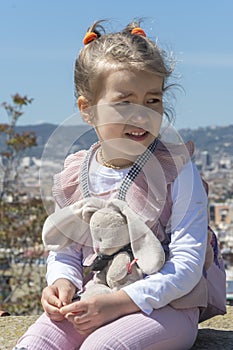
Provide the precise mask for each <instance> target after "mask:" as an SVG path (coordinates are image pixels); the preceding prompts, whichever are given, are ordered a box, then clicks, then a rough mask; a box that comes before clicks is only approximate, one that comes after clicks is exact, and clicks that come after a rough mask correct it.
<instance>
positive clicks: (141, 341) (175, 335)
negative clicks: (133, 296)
mask: <svg viewBox="0 0 233 350" xmlns="http://www.w3.org/2000/svg"><path fill="white" fill-rule="evenodd" d="M198 318H199V310H198V309H197V308H195V309H185V310H175V309H173V308H172V307H171V306H166V307H164V308H161V309H158V310H154V311H153V312H152V314H151V315H149V316H147V315H145V314H143V313H136V314H132V315H128V316H125V317H122V318H120V319H118V320H116V321H114V322H112V323H110V324H108V325H105V326H103V327H101V328H99V329H98V330H96V331H95V332H93V333H92V334H91V335H89V336H88V338H87V339H86V340H85V341H84V342H83V344H82V345H81V347H80V350H90V349H91V350H171V349H172V350H188V349H190V348H191V346H192V345H193V343H194V341H195V339H196V336H197V330H198Z"/></svg>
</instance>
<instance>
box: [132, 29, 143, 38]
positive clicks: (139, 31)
mask: <svg viewBox="0 0 233 350" xmlns="http://www.w3.org/2000/svg"><path fill="white" fill-rule="evenodd" d="M131 34H133V35H135V34H136V35H141V36H144V37H146V33H145V32H144V30H143V29H142V28H140V27H136V28H133V29H132V30H131Z"/></svg>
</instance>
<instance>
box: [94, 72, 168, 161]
mask: <svg viewBox="0 0 233 350" xmlns="http://www.w3.org/2000/svg"><path fill="white" fill-rule="evenodd" d="M162 95H163V78H162V77H159V76H157V75H155V74H151V73H147V72H142V71H131V70H128V69H122V70H119V71H111V72H110V73H109V74H108V75H106V76H105V78H104V79H102V80H101V82H100V83H99V85H98V93H97V97H96V101H95V106H93V107H91V112H92V115H93V119H92V120H91V122H92V124H93V125H94V127H95V130H96V133H97V135H98V137H99V140H100V142H101V144H102V149H103V152H104V153H105V155H107V156H108V159H109V160H110V159H118V163H119V162H120V158H122V159H124V160H125V159H128V160H130V161H134V160H135V158H136V157H137V156H138V155H139V154H141V153H143V152H144V151H145V149H146V148H147V147H148V146H149V145H150V144H151V143H152V142H153V140H154V139H155V137H156V136H158V134H159V130H160V127H161V123H162V114H163V103H162Z"/></svg>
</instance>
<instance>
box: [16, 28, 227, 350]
mask: <svg viewBox="0 0 233 350" xmlns="http://www.w3.org/2000/svg"><path fill="white" fill-rule="evenodd" d="M101 33H102V34H101ZM172 71H173V67H172V65H169V60H167V58H166V55H165V53H164V52H163V51H162V50H161V49H160V48H159V47H158V46H157V44H156V43H155V42H153V41H152V40H150V39H149V38H147V36H146V33H145V32H144V31H143V29H141V28H140V23H135V22H133V23H131V24H130V25H128V26H127V27H126V28H125V29H124V30H123V31H121V32H116V33H110V34H106V33H105V31H104V29H103V27H102V26H100V23H99V22H96V23H94V24H93V25H92V26H91V27H90V28H89V30H88V32H87V34H86V36H85V38H84V47H83V49H82V50H81V52H80V54H79V56H78V58H77V60H76V64H75V87H76V93H77V98H78V107H79V109H80V112H81V115H82V117H83V119H84V120H85V121H86V122H87V123H89V124H92V125H93V127H94V128H95V131H96V134H97V136H98V139H99V142H98V143H96V144H94V145H93V146H92V147H91V148H90V149H89V150H88V151H80V152H77V153H75V154H73V155H70V156H69V157H68V158H67V159H66V161H65V167H64V170H63V171H62V172H61V173H59V174H57V175H56V176H55V178H54V186H53V195H54V198H55V200H56V203H57V208H56V212H55V215H58V216H59V215H61V214H60V213H62V210H63V209H61V208H64V207H66V206H70V205H72V204H73V203H77V202H78V203H82V202H81V201H82V200H83V199H85V198H86V201H87V202H88V200H92V199H93V197H95V198H99V199H104V200H106V201H111V200H112V199H114V198H115V199H116V198H117V199H119V200H121V201H124V202H125V203H127V205H128V206H129V208H130V209H131V210H133V211H134V212H135V214H137V215H139V216H140V218H141V220H142V221H143V222H144V223H146V224H147V225H148V227H150V229H151V230H152V231H153V233H154V235H155V236H156V237H157V238H158V239H159V240H160V242H161V244H162V246H163V249H164V251H165V255H166V261H165V263H164V265H163V266H162V268H161V269H160V270H159V271H158V272H157V273H153V274H150V275H144V278H143V279H141V280H138V281H136V282H134V283H132V284H130V285H128V286H125V287H123V288H121V289H120V290H117V291H113V292H112V293H110V294H99V295H95V296H91V297H88V298H86V299H83V300H82V299H81V300H78V301H75V300H73V298H74V295H75V293H76V292H77V291H78V290H82V287H83V261H84V260H85V261H87V260H88V259H89V258H90V253H91V254H94V252H96V251H97V252H98V249H97V248H96V247H90V246H89V244H88V243H87V239H86V243H85V239H84V240H83V242H73V243H72V240H71V239H70V240H69V243H70V244H69V245H67V244H66V245H65V246H63V247H62V244H61V245H60V246H59V244H60V241H59V239H58V238H57V240H56V237H55V239H54V245H56V244H58V246H59V247H58V248H57V251H56V252H52V251H51V252H50V255H49V258H48V270H47V281H48V286H47V287H46V288H45V289H44V291H43V294H42V305H43V307H44V310H45V313H44V314H43V315H42V316H41V317H40V318H39V319H38V320H37V322H36V323H35V324H34V325H32V326H31V327H30V328H29V329H28V331H27V332H26V333H25V334H24V336H23V337H22V338H21V339H20V340H19V341H18V344H17V346H16V347H15V349H17V350H19V349H33V350H37V349H38V350H39V349H40V350H41V349H43V350H47V349H51V350H52V349H54V350H55V349H57V350H58V349H59V350H66V349H67V350H68V349H69V350H72V349H81V350H90V349H91V350H94V349H100V350H104V349H114V350H116V349H119V350H123V349H132V350H136V349H138V350H141V349H148V350H149V349H151V350H162V349H163V350H171V349H172V350H182V349H183V350H187V349H189V348H190V347H191V346H192V345H193V343H194V341H195V339H196V336H197V331H198V322H199V321H202V320H204V319H206V318H210V317H212V316H213V315H216V314H223V313H224V312H225V289H224V288H225V279H224V271H223V266H222V261H221V258H220V257H219V255H218V252H217V245H216V241H214V238H215V236H214V235H213V234H212V233H211V232H210V231H209V233H208V214H207V195H206V190H205V187H204V186H203V182H202V180H201V178H200V176H199V174H198V172H197V169H196V167H195V165H194V164H193V163H192V161H191V160H190V158H191V156H192V154H193V146H192V143H191V142H189V143H187V144H186V145H184V144H171V143H168V142H165V141H163V137H164V135H165V134H166V132H164V131H163V130H162V129H161V124H162V118H163V117H162V116H163V115H164V116H167V117H169V113H168V112H169V109H166V108H165V107H164V94H165V92H166V91H167V90H168V89H169V78H170V76H171V74H172ZM160 133H161V134H160ZM167 134H169V131H168V132H167ZM85 203H86V202H85ZM78 229H79V228H78V227H76V228H75V229H74V230H78ZM61 231H62V229H61ZM65 234H66V233H64V235H65ZM87 234H88V233H87ZM94 248H95V249H94ZM148 248H149V247H148ZM213 248H214V249H213ZM94 250H95V251H94ZM213 251H214V252H213ZM214 279H215V280H214ZM215 281H216V283H215ZM216 299H217V301H216Z"/></svg>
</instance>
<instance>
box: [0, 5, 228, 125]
mask: <svg viewBox="0 0 233 350" xmlns="http://www.w3.org/2000/svg"><path fill="white" fill-rule="evenodd" d="M232 14H233V1H232V0H221V1H218V0H215V1H214V0H151V1H150V0H144V1H141V0H134V1H126V0H117V1H110V0H103V1H94V0H88V1H78V0H40V1H37V0H0V102H3V101H10V96H11V95H12V94H14V93H16V92H18V93H20V94H22V95H27V96H28V97H33V98H34V101H33V103H32V104H31V105H30V106H28V107H27V109H26V112H25V114H24V115H23V117H22V118H21V121H20V124H23V125H25V124H36V123H40V122H49V123H53V124H60V123H61V122H63V121H64V120H65V119H67V118H68V117H69V116H71V115H72V114H74V113H75V112H76V111H77V109H76V107H75V106H76V101H75V97H74V87H73V66H74V61H75V58H76V55H77V54H78V52H79V50H80V49H81V47H82V39H83V36H84V34H85V32H86V29H87V27H88V26H89V25H90V24H91V23H93V21H95V20H97V19H103V18H104V19H105V18H106V19H110V20H111V22H112V27H113V29H117V30H118V29H121V28H122V27H123V26H124V25H126V24H127V23H128V22H130V21H131V19H132V18H134V17H144V18H145V20H144V24H143V27H144V29H145V30H146V32H147V35H148V36H149V37H151V38H157V39H158V43H159V45H160V46H161V47H162V48H164V49H166V50H169V51H170V50H172V51H173V52H174V55H175V57H176V58H177V67H176V71H175V72H176V75H177V76H179V79H178V80H177V82H178V83H180V84H181V85H182V86H183V88H184V90H185V93H184V92H177V93H176V97H177V102H176V104H175V107H176V122H175V127H177V128H178V129H179V128H182V127H185V128H186V127H189V128H197V127H199V126H210V125H218V126H225V125H228V124H232V123H233V112H232V100H233V40H232V33H233V21H232ZM5 121H7V117H6V115H5V113H4V110H3V109H1V110H0V122H5Z"/></svg>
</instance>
